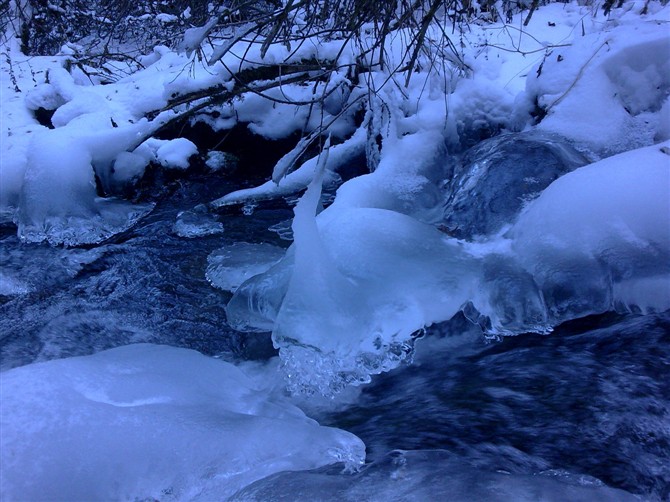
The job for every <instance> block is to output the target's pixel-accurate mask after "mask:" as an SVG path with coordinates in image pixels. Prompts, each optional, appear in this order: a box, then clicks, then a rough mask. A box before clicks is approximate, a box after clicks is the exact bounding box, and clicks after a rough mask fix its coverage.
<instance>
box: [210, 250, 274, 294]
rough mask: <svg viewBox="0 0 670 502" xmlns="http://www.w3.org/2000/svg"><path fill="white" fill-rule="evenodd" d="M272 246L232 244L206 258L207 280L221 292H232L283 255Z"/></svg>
mask: <svg viewBox="0 0 670 502" xmlns="http://www.w3.org/2000/svg"><path fill="white" fill-rule="evenodd" d="M284 252H285V250H284V249H283V248H280V247H278V246H273V245H272V244H266V243H259V244H251V243H246V242H236V243H234V244H231V245H229V246H225V247H222V248H220V249H217V250H216V251H214V252H213V253H212V254H210V255H209V256H208V257H207V272H206V276H207V280H208V281H209V282H211V283H212V285H213V286H216V287H217V288H220V289H223V290H225V291H235V290H236V289H237V288H239V287H240V285H241V284H242V283H243V282H244V281H246V280H247V279H249V278H251V277H253V276H256V275H258V274H262V273H263V272H265V271H267V270H268V269H269V268H270V267H272V265H274V264H275V263H277V262H278V261H279V260H280V259H281V258H283V256H284Z"/></svg>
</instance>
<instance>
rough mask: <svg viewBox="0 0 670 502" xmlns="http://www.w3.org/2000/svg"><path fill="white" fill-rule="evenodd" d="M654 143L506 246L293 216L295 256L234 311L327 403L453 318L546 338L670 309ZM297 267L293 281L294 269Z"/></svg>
mask: <svg viewBox="0 0 670 502" xmlns="http://www.w3.org/2000/svg"><path fill="white" fill-rule="evenodd" d="M664 148H665V145H656V146H653V147H648V148H644V149H639V150H636V151H633V152H628V153H626V154H622V155H618V156H615V157H611V158H609V159H606V160H604V161H601V162H598V163H596V164H592V165H590V166H587V167H583V168H581V169H578V170H576V171H574V172H572V173H570V174H567V175H565V176H563V177H561V178H560V179H559V180H557V181H555V182H554V183H553V184H551V185H550V186H549V187H548V188H547V189H546V190H545V191H544V192H543V194H542V195H541V196H540V197H539V198H537V199H536V200H534V201H533V202H531V203H530V204H529V205H528V206H527V207H526V209H525V210H524V211H523V212H522V214H521V216H520V217H519V219H518V221H517V222H516V223H515V224H514V225H513V226H512V228H511V229H510V230H509V231H508V232H507V234H505V236H503V237H496V238H495V239H493V240H490V241H488V242H482V243H468V242H464V241H458V240H456V239H453V238H449V237H447V236H446V235H445V234H443V233H441V232H439V231H438V230H437V229H436V228H435V227H433V226H431V225H427V224H425V223H421V222H420V221H417V220H416V219H414V218H412V217H410V216H408V215H405V214H401V213H398V212H395V211H391V210H388V209H376V208H365V207H358V208H349V209H344V208H342V207H339V206H338V205H337V203H335V204H333V205H332V206H330V207H329V208H328V209H326V210H325V211H324V212H322V213H321V214H320V215H319V216H318V217H316V218H315V217H314V212H315V211H316V208H317V205H318V186H317V185H318V184H315V183H316V181H315V182H313V183H312V185H310V188H309V189H308V191H307V192H306V194H305V196H303V199H301V201H300V203H299V204H298V205H297V206H296V208H295V215H296V216H295V218H294V221H293V230H294V238H295V243H294V246H293V247H292V248H291V249H292V251H291V252H290V253H288V254H287V256H286V257H285V258H284V259H283V260H282V262H280V263H279V264H277V265H276V266H275V267H273V268H272V269H270V270H269V271H268V272H267V273H265V274H261V275H259V276H257V277H255V278H253V279H252V280H251V281H248V282H247V283H245V284H244V285H242V287H241V288H240V289H239V290H238V292H237V293H236V294H235V295H234V296H233V299H232V300H231V302H230V303H229V304H228V307H227V312H228V315H229V319H234V320H235V322H234V323H233V324H231V325H232V326H233V327H235V328H236V329H251V330H253V329H261V330H266V329H268V328H269V327H270V326H272V322H273V321H274V327H273V340H274V342H275V345H277V346H278V347H279V348H280V353H281V356H282V358H283V360H284V366H285V370H286V373H287V375H288V377H289V380H290V382H291V387H292V388H293V389H294V390H298V389H301V390H308V391H313V390H317V391H320V392H324V393H326V394H328V393H331V392H333V391H337V390H339V389H341V387H342V386H343V385H346V384H348V383H357V382H365V381H367V380H368V379H369V375H370V374H375V373H379V372H382V371H386V370H388V369H390V368H393V367H395V366H397V365H398V364H399V363H400V362H402V361H403V360H405V359H407V357H408V356H409V354H410V353H411V350H412V338H413V333H414V332H416V331H417V330H420V329H421V328H423V327H424V326H426V325H429V324H431V323H433V322H437V321H443V320H447V319H449V318H451V317H452V316H453V315H454V314H455V313H457V312H458V311H459V310H462V311H463V312H464V314H465V315H466V316H467V317H468V318H469V319H470V320H472V321H473V322H476V323H478V324H480V325H481V326H482V328H484V329H485V330H486V331H487V332H488V333H491V334H498V335H500V334H516V333H522V332H524V331H538V332H547V331H549V330H550V329H551V327H552V326H554V325H556V324H558V323H560V322H562V321H564V320H567V319H571V318H575V317H580V316H585V315H589V314H594V313H601V312H605V311H608V310H614V309H618V310H620V311H634V312H637V311H641V312H654V311H663V310H665V309H668V308H670V283H669V282H668V280H667V279H668V277H670V207H669V204H670V193H669V192H670V182H669V180H670V168H669V164H668V155H667V154H666V153H664V151H665V150H664ZM291 266H292V268H293V270H292V271H291Z"/></svg>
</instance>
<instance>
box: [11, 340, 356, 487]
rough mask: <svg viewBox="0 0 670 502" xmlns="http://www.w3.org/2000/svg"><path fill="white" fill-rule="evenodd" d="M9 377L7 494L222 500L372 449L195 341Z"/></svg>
mask: <svg viewBox="0 0 670 502" xmlns="http://www.w3.org/2000/svg"><path fill="white" fill-rule="evenodd" d="M266 378H267V376H266ZM0 385H1V389H2V407H1V408H0V415H1V419H2V437H1V442H2V443H1V448H0V456H1V459H2V469H3V475H2V478H1V480H0V494H1V495H2V499H3V500H25V499H30V500H37V499H45V498H46V499H50V500H109V499H114V500H148V499H152V500H193V499H200V500H215V499H216V500H223V499H225V498H226V497H227V496H229V495H231V494H233V493H235V492H236V491H237V490H239V489H240V488H242V487H244V486H246V485H248V484H249V483H251V482H253V481H256V480H258V479H261V478H263V477H265V476H268V475H270V474H273V473H275V472H279V471H284V470H300V469H311V468H316V467H320V466H323V465H326V464H329V463H334V462H347V463H349V464H350V465H352V466H353V465H357V464H359V463H361V462H362V460H363V458H364V447H363V444H362V443H361V441H360V440H359V439H358V438H356V437H355V436H353V435H352V434H349V433H347V432H344V431H340V430H337V429H331V428H327V427H320V426H319V425H318V424H317V423H316V422H314V421H313V420H311V419H309V418H307V417H306V416H305V415H304V414H303V413H302V412H301V411H300V410H299V409H298V408H296V407H295V406H293V405H291V404H289V403H288V402H287V401H286V400H284V399H283V398H281V397H271V396H270V394H269V393H268V391H265V390H262V389H261V388H260V387H259V386H258V385H257V384H256V383H255V381H254V380H253V379H251V378H249V377H247V376H246V375H245V374H244V373H243V372H242V371H240V370H239V369H238V368H236V367H235V366H233V365H231V364H228V363H225V362H223V361H220V360H216V359H212V358H208V357H205V356H202V355H200V354H198V353H197V352H194V351H190V350H184V349H176V348H170V347H167V346H157V345H145V344H138V345H129V346H125V347H120V348H117V349H112V350H109V351H105V352H100V353H98V354H96V355H93V356H87V357H76V358H71V359H61V360H55V361H50V362H47V363H40V364H33V365H29V366H24V367H21V368H17V369H13V370H10V371H7V372H4V373H3V374H2V379H1V381H0Z"/></svg>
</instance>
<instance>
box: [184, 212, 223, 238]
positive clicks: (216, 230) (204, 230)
mask: <svg viewBox="0 0 670 502" xmlns="http://www.w3.org/2000/svg"><path fill="white" fill-rule="evenodd" d="M223 230H224V228H223V223H221V222H220V221H217V220H216V219H215V218H214V216H213V215H211V214H208V213H207V208H206V207H205V206H204V205H203V204H199V205H197V206H196V207H194V208H193V209H191V210H187V211H181V212H179V214H178V215H177V220H176V221H175V223H174V226H173V227H172V231H173V232H174V233H175V234H177V235H178V236H179V237H187V238H195V237H205V236H208V235H217V234H221V233H223Z"/></svg>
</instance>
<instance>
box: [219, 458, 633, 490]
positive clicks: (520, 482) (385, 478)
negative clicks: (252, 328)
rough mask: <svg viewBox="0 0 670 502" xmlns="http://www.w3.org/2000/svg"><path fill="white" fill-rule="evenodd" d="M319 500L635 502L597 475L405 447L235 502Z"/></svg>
mask: <svg viewBox="0 0 670 502" xmlns="http://www.w3.org/2000/svg"><path fill="white" fill-rule="evenodd" d="M289 499H290V500H319V501H322V502H329V501H332V502H340V501H343V502H344V501H347V502H358V501H360V500H367V501H370V502H410V501H412V502H422V501H427V500H449V501H454V502H471V501H473V500H481V501H487V502H489V501H490V502H508V501H511V500H514V501H518V502H526V501H527V502H537V501H538V500H542V501H547V502H563V501H566V500H570V501H573V502H591V501H593V500H608V501H611V502H619V501H620V502H624V501H626V502H627V501H630V502H632V501H635V500H638V499H637V497H635V496H633V495H631V494H629V493H626V492H625V491H623V490H616V489H612V488H609V487H607V486H604V485H603V484H602V483H600V482H599V481H598V480H597V479H592V478H589V477H588V476H575V475H571V474H569V473H567V472H563V471H547V472H543V473H538V474H537V475H519V474H509V473H504V472H489V471H485V470H481V469H475V468H472V467H469V466H466V465H463V462H462V461H461V460H460V459H458V458H454V455H451V454H450V453H449V452H446V451H440V450H432V451H431V450H423V451H401V450H396V451H393V452H391V453H389V454H388V455H387V456H386V457H385V458H383V459H381V460H379V461H377V462H374V463H372V464H369V465H366V466H365V468H363V469H362V470H361V471H360V472H358V473H355V474H349V475H342V474H341V472H338V471H337V470H336V469H334V468H323V469H319V470H316V471H311V472H287V473H279V474H275V475H273V476H270V477H269V478H267V479H263V480H261V481H257V482H256V483H254V484H252V485H251V486H249V487H247V488H245V489H244V490H242V491H240V492H239V493H237V494H235V495H234V496H233V497H232V498H231V500H234V501H247V502H252V501H257V502H261V501H267V500H289Z"/></svg>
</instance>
